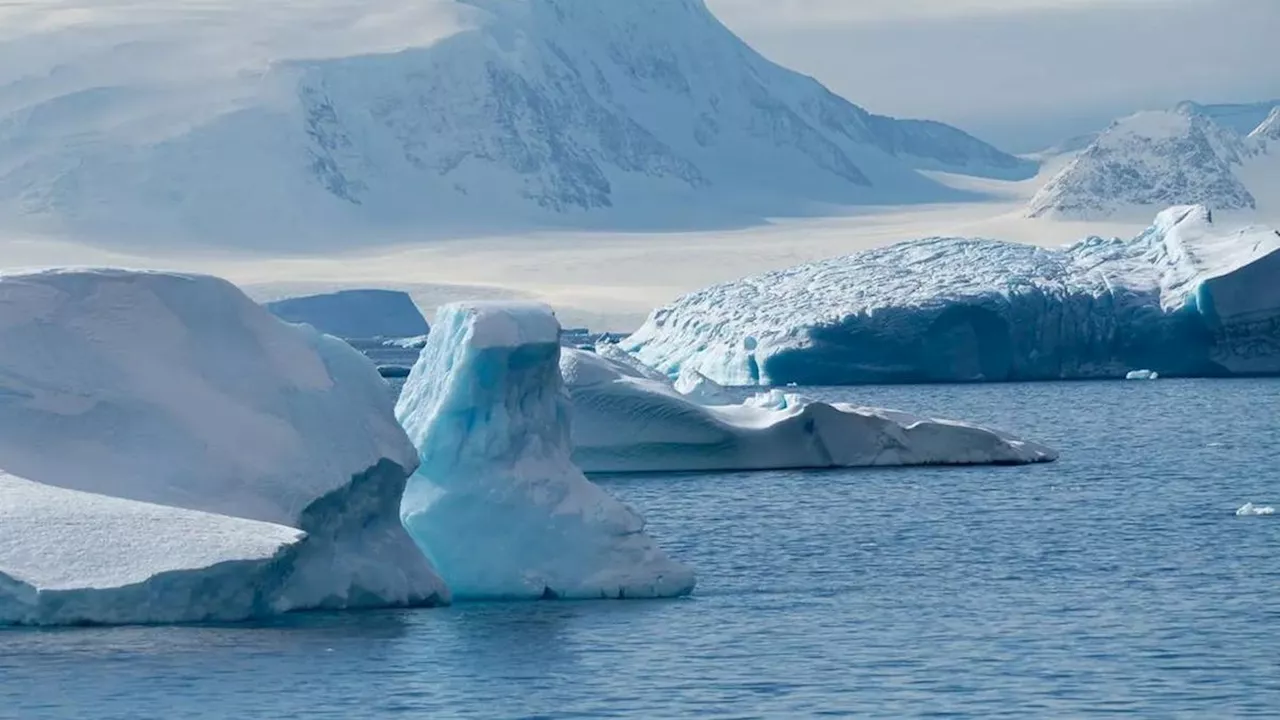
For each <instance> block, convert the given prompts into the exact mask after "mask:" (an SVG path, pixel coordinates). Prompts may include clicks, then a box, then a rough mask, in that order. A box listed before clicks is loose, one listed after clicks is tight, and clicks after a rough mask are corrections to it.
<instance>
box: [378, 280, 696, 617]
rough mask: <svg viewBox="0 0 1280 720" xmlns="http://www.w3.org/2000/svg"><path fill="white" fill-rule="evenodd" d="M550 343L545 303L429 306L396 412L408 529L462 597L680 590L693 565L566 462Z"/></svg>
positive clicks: (562, 399) (564, 403) (566, 419)
mask: <svg viewBox="0 0 1280 720" xmlns="http://www.w3.org/2000/svg"><path fill="white" fill-rule="evenodd" d="M559 339H560V324H559V322H557V320H556V318H555V316H554V315H553V314H552V312H551V310H550V309H549V308H547V307H545V306H542V305H536V304H499V303H495V304H454V305H447V306H445V307H443V308H441V309H440V310H439V311H438V312H437V315H436V326H435V328H434V329H433V330H432V332H431V335H430V336H429V338H428V339H427V345H426V347H425V348H424V349H423V351H422V356H421V357H420V358H419V360H418V363H417V364H416V365H415V366H414V368H413V373H412V374H411V375H410V377H409V380H408V382H407V383H406V385H405V387H404V391H403V393H402V394H401V396H400V401H399V404H398V405H397V406H396V415H397V417H398V418H399V419H400V422H401V424H403V425H404V427H405V429H406V430H408V433H409V436H410V438H412V439H413V441H414V443H415V444H416V445H417V447H418V453H419V455H420V458H421V465H420V466H419V468H418V470H417V472H416V473H414V475H413V476H412V477H411V478H410V479H409V484H408V487H407V488H406V490H405V494H404V500H403V503H402V505H401V516H402V519H403V521H404V525H405V527H406V528H408V530H409V533H410V534H411V535H412V536H413V538H414V539H415V540H416V541H417V542H418V544H419V545H420V546H421V547H422V549H423V551H425V552H426V554H427V556H428V557H430V558H431V561H432V563H433V564H434V565H435V567H436V568H437V569H438V570H439V572H440V574H441V576H442V577H443V578H444V579H445V581H446V582H447V583H448V584H449V587H450V588H451V589H452V591H453V593H454V595H455V597H459V598H467V599H536V598H548V599H550V598H619V599H622V598H652V597H674V596H680V595H685V594H688V593H689V592H691V591H692V590H693V586H694V575H693V572H692V571H691V570H689V569H688V568H687V567H685V566H683V565H681V564H679V563H677V562H675V561H673V560H671V559H669V558H668V557H667V555H666V554H665V553H663V552H662V550H660V549H659V548H658V547H657V545H656V544H655V543H654V541H653V540H652V539H650V538H649V536H648V535H646V534H645V532H644V520H643V519H642V518H641V517H640V516H639V515H638V514H637V513H636V512H635V511H633V510H632V509H631V508H629V507H627V506H626V505H624V504H622V503H620V502H618V501H617V500H615V499H614V498H613V497H611V496H610V495H609V494H608V493H606V492H605V491H604V490H602V489H600V488H599V487H598V486H596V485H594V484H593V483H591V482H590V481H588V480H587V479H586V477H585V476H584V475H583V474H582V472H581V471H580V470H579V469H578V468H577V467H575V466H574V464H573V462H572V461H571V460H570V450H571V447H570V440H569V423H570V412H571V403H570V401H569V396H568V394H567V393H566V392H565V387H564V383H563V381H562V380H561V377H560V368H559V362H558V361H559V357H560V342H559Z"/></svg>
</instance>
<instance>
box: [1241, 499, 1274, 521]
mask: <svg viewBox="0 0 1280 720" xmlns="http://www.w3.org/2000/svg"><path fill="white" fill-rule="evenodd" d="M1275 514H1276V509H1275V508H1273V507H1271V506H1269V505H1254V504H1253V503H1251V502H1248V503H1245V504H1244V505H1241V506H1240V509H1238V510H1236V517H1264V516H1267V515H1275Z"/></svg>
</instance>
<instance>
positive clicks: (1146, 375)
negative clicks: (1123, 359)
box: [1124, 370, 1160, 380]
mask: <svg viewBox="0 0 1280 720" xmlns="http://www.w3.org/2000/svg"><path fill="white" fill-rule="evenodd" d="M1124 379H1125V380H1159V379H1160V373H1158V372H1156V371H1154V370H1130V371H1129V372H1128V373H1126V374H1125V376H1124Z"/></svg>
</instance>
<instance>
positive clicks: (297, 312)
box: [265, 290, 430, 339]
mask: <svg viewBox="0 0 1280 720" xmlns="http://www.w3.org/2000/svg"><path fill="white" fill-rule="evenodd" d="M265 307H266V308H267V310H270V311H271V313H272V314H273V315H275V316H276V317H278V318H280V319H281V320H284V321H286V322H291V323H306V324H307V325H310V326H312V327H314V328H315V329H316V330H319V331H320V332H322V333H327V334H329V335H335V336H337V337H340V338H343V339H371V338H419V337H422V336H424V335H426V334H427V332H429V331H430V327H429V326H428V325H427V321H426V318H424V317H422V312H421V311H420V310H418V306H417V305H415V304H414V302H413V299H412V298H410V297H409V295H408V293H403V292H397V291H394V290H339V291H338V292H332V293H324V294H320V295H307V296H303V297H291V298H284V299H282V300H275V301H273V302H269V303H266V304H265Z"/></svg>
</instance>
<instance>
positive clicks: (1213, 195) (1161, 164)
mask: <svg viewBox="0 0 1280 720" xmlns="http://www.w3.org/2000/svg"><path fill="white" fill-rule="evenodd" d="M1274 117H1276V113H1272V118H1274ZM1272 118H1268V120H1267V121H1264V123H1263V124H1262V125H1260V126H1259V127H1258V128H1257V129H1256V130H1254V131H1253V133H1249V131H1248V130H1246V131H1245V132H1244V133H1236V132H1234V131H1232V130H1230V129H1227V128H1225V127H1223V126H1221V125H1219V124H1218V123H1216V122H1215V121H1214V120H1213V118H1212V117H1210V115H1209V114H1206V113H1205V112H1204V108H1203V107H1202V106H1199V105H1196V104H1194V103H1183V104H1182V105H1179V106H1178V107H1177V108H1175V109H1173V110H1166V111H1145V112H1140V113H1137V114H1135V115H1131V116H1129V117H1126V118H1123V119H1120V120H1117V121H1116V122H1115V123H1113V124H1112V125H1111V127H1109V128H1108V129H1107V130H1106V131H1105V132H1103V133H1102V134H1101V135H1099V136H1098V137H1097V139H1095V140H1094V141H1093V143H1091V144H1090V145H1089V146H1088V147H1087V148H1085V149H1084V150H1083V151H1082V152H1081V153H1080V154H1079V155H1077V156H1076V157H1075V158H1074V159H1073V160H1072V161H1071V162H1070V163H1069V164H1067V165H1066V166H1065V167H1064V168H1063V169H1062V170H1061V171H1060V172H1059V173H1058V174H1056V175H1055V176H1054V177H1053V178H1051V179H1050V180H1049V182H1048V183H1047V184H1045V186H1044V187H1043V188H1042V189H1041V190H1040V191H1039V192H1038V193H1036V195H1035V196H1034V197H1033V198H1032V199H1031V201H1030V203H1029V205H1028V209H1027V214H1028V215H1029V216H1030V217H1055V218H1067V219H1079V220H1100V219H1104V218H1112V217H1126V216H1132V214H1133V213H1135V212H1142V213H1150V212H1151V211H1153V210H1155V209H1157V208H1160V207H1166V206H1170V205H1192V204H1196V205H1205V206H1207V207H1209V208H1211V209H1213V210H1238V211H1256V210H1258V209H1260V208H1262V209H1265V210H1267V211H1275V210H1276V209H1278V206H1276V205H1273V204H1272V203H1273V201H1274V198H1273V196H1274V194H1275V186H1274V184H1273V182H1271V181H1269V180H1268V179H1267V178H1269V177H1274V176H1276V175H1280V152H1277V153H1268V152H1267V149H1268V148H1267V138H1268V136H1269V134H1273V133H1274V134H1277V135H1280V130H1271V129H1269V127H1268V122H1271V123H1276V122H1277V121H1275V120H1273V119H1272ZM1246 134H1247V135H1249V136H1248V137H1245V135H1246Z"/></svg>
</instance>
